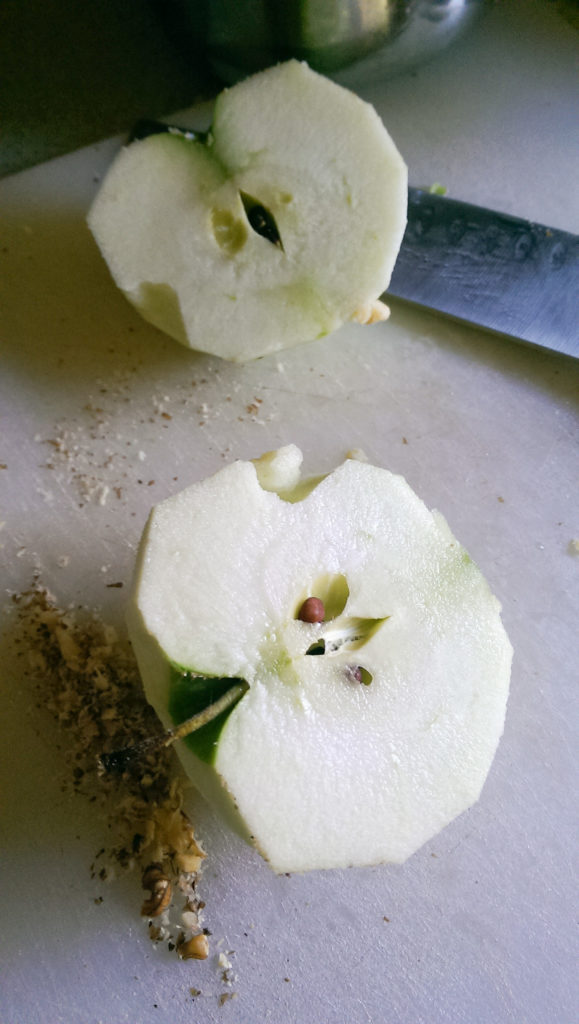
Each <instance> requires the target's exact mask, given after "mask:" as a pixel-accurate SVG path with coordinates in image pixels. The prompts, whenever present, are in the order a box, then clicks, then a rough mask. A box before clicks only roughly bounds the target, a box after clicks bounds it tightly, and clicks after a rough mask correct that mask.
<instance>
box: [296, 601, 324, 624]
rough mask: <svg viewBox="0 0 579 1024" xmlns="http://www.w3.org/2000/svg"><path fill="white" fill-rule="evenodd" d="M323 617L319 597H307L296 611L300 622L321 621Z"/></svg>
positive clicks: (322, 608)
mask: <svg viewBox="0 0 579 1024" xmlns="http://www.w3.org/2000/svg"><path fill="white" fill-rule="evenodd" d="M325 617H326V609H325V608H324V602H323V601H322V600H321V599H320V598H319V597H307V598H306V600H305V601H304V603H303V605H302V606H301V608H300V610H299V612H298V619H300V621H301V622H323V621H324V619H325Z"/></svg>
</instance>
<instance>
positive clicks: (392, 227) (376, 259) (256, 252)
mask: <svg viewBox="0 0 579 1024" xmlns="http://www.w3.org/2000/svg"><path fill="white" fill-rule="evenodd" d="M406 203H407V173H406V166H405V164H404V161H403V160H402V158H401V156H400V154H399V153H398V151H397V149H396V147H395V145H394V143H393V142H392V139H391V138H390V136H389V135H388V132H387V131H386V129H385V128H384V125H383V124H382V121H381V120H380V118H379V117H378V115H377V113H376V111H375V110H374V108H373V107H372V106H370V105H369V104H368V103H365V102H364V101H362V100H361V99H360V98H359V97H357V96H355V95H354V94H353V93H351V92H349V91H348V90H346V89H344V88H342V87H340V86H338V85H336V84H335V83H333V82H331V81H329V80H328V79H326V78H324V77H323V76H321V75H318V74H317V73H315V72H313V71H311V70H310V68H308V66H307V65H306V64H303V63H299V62H297V61H289V62H287V63H285V64H280V65H277V66H276V67H273V68H269V69H268V70H266V71H263V72H260V73H259V74H257V75H254V76H253V77H251V78H249V79H246V80H245V81H243V82H241V83H239V84H238V85H235V86H233V87H232V88H231V89H227V90H225V91H224V92H223V93H221V95H220V96H219V97H218V99H217V101H216V104H215V110H214V120H213V126H212V130H211V132H210V133H209V135H208V137H207V139H206V140H205V141H199V140H198V139H195V138H188V137H186V136H185V135H183V134H180V133H171V132H169V133H164V134H160V135H153V136H149V137H148V138H146V139H143V140H141V141H137V142H133V143H131V144H130V145H129V146H127V147H125V148H124V149H123V150H122V151H121V153H120V154H119V156H118V157H117V159H116V160H115V162H114V163H113V165H112V167H111V169H110V170H109V172H108V174H107V176H106V178H105V181H104V182H103V185H102V187H101V189H100V191H99V193H98V195H97V197H96V199H95V201H94V204H93V206H92V209H91V211H90V214H89V225H90V227H91V230H92V231H93V234H94V236H95V238H96V240H97V242H98V244H99V246H100V248H101V250H102V252H103V255H104V256H105V259H106V260H107V263H108V265H109V268H110V270H111V272H112V275H113V277H114V279H115V281H116V283H117V284H118V286H119V287H120V288H121V289H122V290H123V292H124V293H125V294H126V296H127V297H128V298H129V300H130V301H131V302H132V303H134V305H135V306H136V307H137V308H138V309H139V310H140V311H141V313H142V314H143V316H144V317H145V318H146V319H148V320H150V321H151V322H152V323H153V324H155V325H156V326H157V327H159V328H161V329H162V330H164V331H166V332H167V333H168V334H170V335H172V336H174V337H175V338H177V339H178V340H179V341H181V342H182V343H184V344H186V345H189V346H191V347H192V348H195V349H199V350H201V351H204V352H209V353H212V354H214V355H218V356H221V357H224V358H226V359H232V360H236V361H244V360H248V359H252V358H255V357H257V356H261V355H265V354H267V353H268V352H273V351H275V350H278V349H282V348H286V347H288V346H291V345H295V344H298V343H300V342H305V341H311V340H313V339H315V338H319V337H323V336H324V335H326V334H328V333H330V332H331V331H333V330H335V329H336V328H337V327H339V326H340V325H341V324H343V323H344V322H346V321H349V320H357V321H360V322H366V321H371V320H372V319H373V305H374V303H375V300H376V299H377V298H378V297H379V296H380V295H381V294H382V292H383V291H384V290H385V288H386V287H387V285H388V282H389V280H390V276H391V273H392V270H393V267H394V263H395V260H396V256H397V254H398V249H399V247H400V243H401V241H402V235H403V233H404V228H405V224H406Z"/></svg>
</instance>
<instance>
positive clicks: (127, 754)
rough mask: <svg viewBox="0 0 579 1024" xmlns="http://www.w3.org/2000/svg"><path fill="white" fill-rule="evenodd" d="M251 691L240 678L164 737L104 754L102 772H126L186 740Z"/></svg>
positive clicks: (151, 737)
mask: <svg viewBox="0 0 579 1024" xmlns="http://www.w3.org/2000/svg"><path fill="white" fill-rule="evenodd" d="M247 690H249V683H246V682H245V681H244V680H240V681H239V682H237V683H235V684H234V685H233V686H231V687H230V688H229V690H226V691H225V693H223V694H222V695H221V697H219V699H218V700H216V701H214V702H213V704H208V705H207V707H206V708H203V711H198V712H197V714H195V715H192V716H191V718H187V719H185V721H184V722H181V724H180V725H177V726H175V728H174V729H167V731H166V732H163V733H161V735H160V736H147V737H146V738H145V739H144V740H141V741H140V742H139V743H135V744H133V746H132V747H125V748H124V749H123V750H113V751H112V753H110V754H101V755H100V757H99V759H98V772H99V774H100V775H105V774H107V775H108V774H111V773H112V774H117V775H118V774H122V773H123V772H125V771H127V769H129V768H130V767H131V764H132V763H133V762H135V761H138V759H139V757H140V755H141V754H144V753H145V752H149V751H151V750H161V749H162V748H164V747H170V746H171V744H173V743H174V742H175V740H182V739H185V737H186V736H190V735H191V733H192V732H196V731H197V729H202V728H203V726H204V725H207V724H208V723H209V722H212V721H213V720H214V719H215V718H217V717H218V716H219V715H221V714H223V712H224V711H227V709H228V708H230V707H231V706H232V705H233V704H235V703H236V702H237V701H238V700H239V699H240V698H241V697H243V695H244V693H246V692H247Z"/></svg>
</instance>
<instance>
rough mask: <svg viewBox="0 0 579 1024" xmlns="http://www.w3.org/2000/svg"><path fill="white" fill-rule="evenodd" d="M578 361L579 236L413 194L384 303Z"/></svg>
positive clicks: (419, 192)
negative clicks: (402, 304) (395, 301)
mask: <svg viewBox="0 0 579 1024" xmlns="http://www.w3.org/2000/svg"><path fill="white" fill-rule="evenodd" d="M388 297H394V298H399V299H404V300H406V301H408V302H412V303H415V304H416V305H418V306H422V307H425V308H427V309H429V310H433V311H436V312H438V313H444V314H445V315H448V316H451V317H453V318H454V319H457V320H462V321H465V322H467V323H470V324H476V325H477V326H480V327H484V328H486V329H487V330H490V331H495V332H499V333H501V334H504V335H509V336H510V337H511V338H515V339H517V340H520V341H525V342H529V343H530V344H533V345H538V346H541V347H543V348H549V349H554V350H555V351H557V352H563V353H565V354H566V355H570V356H575V357H576V358H577V357H579V236H577V235H573V234H570V233H568V232H566V231H560V230H558V229H557V228H548V227H545V226H544V225H542V224H535V223H533V222H531V221H528V220H521V219H519V218H518V217H512V216H510V215H507V214H502V213H495V212H493V211H492V210H487V209H485V208H484V207H481V206H473V205H472V204H470V203H465V202H461V201H459V200H456V199H449V198H447V197H446V196H440V195H433V194H432V193H430V192H426V191H423V190H421V189H416V188H410V189H409V190H408V225H407V228H406V232H405V235H404V238H403V241H402V246H401V249H400V252H399V254H398V259H397V262H396V266H395V268H394V273H393V275H392V279H391V281H390V285H389V287H388V290H387V292H386V298H388Z"/></svg>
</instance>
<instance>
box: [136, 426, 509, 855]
mask: <svg viewBox="0 0 579 1024" xmlns="http://www.w3.org/2000/svg"><path fill="white" fill-rule="evenodd" d="M300 461H301V453H300V452H299V450H298V449H297V448H295V447H294V446H288V447H287V448H285V449H281V450H280V452H279V455H278V456H277V457H276V455H275V453H274V454H273V455H272V453H269V454H268V455H267V456H266V457H265V459H264V461H263V462H261V463H260V460H257V461H256V462H255V463H252V462H236V463H234V464H232V465H230V466H228V467H226V468H225V469H223V470H221V471H220V472H219V473H217V474H216V475H215V476H213V477H211V478H209V479H207V480H205V481H203V482H201V483H199V484H195V485H193V486H191V487H189V488H188V489H186V490H185V491H183V492H182V493H180V494H177V495H176V496H174V497H172V498H169V499H167V500H166V501H164V502H162V503H161V504H160V505H158V506H157V507H156V508H155V509H153V511H152V513H151V516H150V519H149V522H148V525H147V528H146V530H145V533H144V536H143V540H142V543H141V549H140V554H139V558H138V565H137V570H136V577H135V583H134V591H133V596H132V600H131V603H130V608H129V615H128V621H129V629H130V633H131V638H132V641H133V644H134V648H135V652H136V655H137V658H138V662H139V666H140V671H141V674H142V678H143V682H144V687H145V691H146V695H147V697H148V699H149V701H150V702H151V704H152V705H153V706H154V707H155V709H156V710H157V712H158V714H159V716H160V718H161V719H162V721H163V723H164V724H165V725H166V726H167V727H169V726H172V725H174V724H176V721H177V720H182V719H184V718H186V717H188V714H191V713H193V711H196V710H199V708H200V706H201V705H202V704H203V702H205V703H209V701H210V699H211V697H212V696H213V697H214V696H219V694H220V693H222V692H223V691H224V690H225V689H227V687H228V686H230V685H231V682H230V681H231V680H232V679H243V680H245V681H246V683H247V684H248V685H249V689H248V690H247V691H246V692H245V694H244V696H243V697H242V698H241V699H240V700H239V702H238V703H237V704H235V706H234V707H233V709H232V710H229V711H228V712H226V713H225V714H224V715H223V716H222V717H221V718H220V720H219V721H218V722H216V723H214V724H213V725H212V726H209V727H205V728H206V729H207V732H206V735H205V738H204V739H203V740H202V739H201V738H200V736H199V735H198V736H196V735H193V736H191V737H190V738H188V739H187V740H185V741H182V742H180V743H179V744H178V748H179V754H180V756H181V758H182V761H183V764H184V766H185V769H186V770H187V772H188V773H189V775H190V777H191V778H192V780H193V782H194V783H195V784H196V785H197V787H198V788H199V789H200V790H201V792H203V793H204V795H205V796H206V797H207V798H208V799H209V800H210V801H212V802H214V803H216V804H217V805H218V806H220V807H221V808H222V809H224V810H225V811H226V812H227V813H228V816H229V819H230V821H232V822H233V824H235V825H236V826H237V827H238V829H239V831H240V832H241V833H242V834H243V835H244V836H245V837H246V838H248V839H249V840H250V841H251V842H253V843H254V844H255V846H256V847H257V848H258V849H259V850H260V852H261V853H262V855H263V856H264V857H265V858H266V859H267V860H268V861H269V863H270V864H271V866H272V868H273V869H274V870H275V871H277V872H284V871H305V870H308V869H312V868H333V867H346V866H348V865H369V864H375V863H379V862H384V861H394V862H402V861H404V860H405V859H406V858H407V857H408V856H409V855H410V854H412V853H413V852H414V851H415V850H416V849H417V848H418V847H420V846H421V845H422V844H423V843H425V842H426V841H427V840H428V839H430V838H431V837H432V836H434V835H435V834H436V833H437V832H438V831H439V830H440V829H442V828H443V827H444V826H445V825H447V824H448V823H449V822H450V821H451V820H452V819H453V818H454V817H455V816H456V815H458V814H460V813H461V812H462V811H464V810H466V808H468V807H469V806H470V805H471V804H473V803H474V802H475V801H476V800H477V799H478V797H479V794H480V792H481V788H482V785H483V783H484V781H485V778H486V776H487V773H488V771H489V768H490V765H491V762H492V760H493V756H494V753H495V750H496V747H497V744H498V741H499V738H500V736H501V733H502V729H503V723H504V715H505V707H506V701H507V695H508V687H509V676H510V664H511V654H512V651H511V646H510V643H509V641H508V638H507V636H506V633H505V631H504V628H503V626H502V623H501V619H500V606H499V602H498V601H497V599H496V598H495V597H494V596H493V595H492V594H491V592H490V590H489V587H488V585H487V583H486V582H485V580H484V578H483V576H482V575H481V573H480V571H479V570H478V568H477V567H476V566H475V565H474V563H473V562H472V561H471V559H470V558H469V556H468V555H467V553H466V552H465V550H464V549H463V548H462V547H461V545H460V544H459V543H458V542H457V541H456V540H455V538H454V537H453V536H452V534H451V532H450V530H449V528H448V526H447V524H446V522H445V521H444V519H443V518H442V517H441V516H440V515H439V514H438V513H436V512H430V511H429V510H428V509H427V508H426V507H425V505H424V504H423V503H422V502H421V501H420V499H419V498H418V497H417V496H416V495H415V494H414V492H413V491H412V490H411V489H410V487H409V486H408V484H407V483H406V482H405V480H404V479H403V478H402V477H400V476H396V475H393V474H392V473H389V472H387V471H386V470H384V469H380V468H376V467H374V466H371V465H367V464H363V463H361V462H356V461H352V460H348V461H346V462H345V463H344V464H343V465H341V466H340V467H339V468H338V469H336V470H335V471H334V472H333V473H331V474H330V475H328V476H327V477H325V478H322V479H321V482H317V483H316V484H315V485H313V486H312V487H311V489H310V490H309V493H308V488H305V489H303V488H302V489H301V490H300V489H299V484H296V465H297V466H299V463H300ZM262 470H263V472H264V475H265V478H266V484H267V487H268V488H269V489H267V490H266V489H265V488H264V487H263V486H262V485H261V482H260V476H261V473H262ZM273 483H275V484H276V487H277V489H278V490H279V492H280V493H282V494H283V497H280V495H279V494H278V493H276V490H273V489H272V485H273ZM296 486H297V490H296V494H298V493H299V494H300V495H303V494H305V495H306V496H305V497H303V496H301V497H300V498H299V500H292V493H291V488H292V487H296ZM294 497H295V495H294ZM308 597H317V598H319V599H320V600H321V601H322V602H323V603H324V608H325V618H324V621H323V622H313V623H309V622H303V621H301V620H300V619H299V618H298V616H299V612H300V608H301V607H302V605H303V603H304V601H305V600H306V599H307V598H308ZM224 680H225V681H224ZM227 680H229V682H227Z"/></svg>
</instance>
